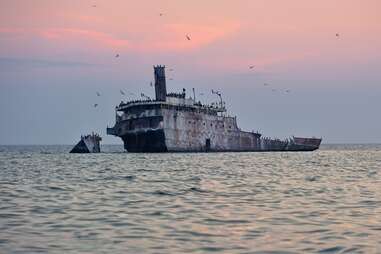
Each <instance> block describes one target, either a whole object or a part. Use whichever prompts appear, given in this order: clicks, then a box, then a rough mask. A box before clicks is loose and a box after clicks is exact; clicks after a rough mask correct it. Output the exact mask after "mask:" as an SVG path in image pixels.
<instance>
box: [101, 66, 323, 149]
mask: <svg viewBox="0 0 381 254" xmlns="http://www.w3.org/2000/svg"><path fill="white" fill-rule="evenodd" d="M154 75H155V99H149V98H146V99H144V100H134V101H128V102H125V103H124V102H122V103H120V104H119V105H118V106H117V107H116V123H115V126H114V127H112V128H107V134H110V135H114V136H118V137H120V138H121V139H122V140H123V143H124V148H125V149H126V150H127V151H128V152H229V151H231V152H233V151H234V152H242V151H313V150H316V149H318V148H319V146H320V142H321V139H318V138H290V139H286V140H279V139H271V138H265V137H262V135H261V134H260V133H258V132H247V131H242V130H241V129H240V128H239V127H238V125H237V118H236V117H231V116H228V115H227V114H226V106H225V103H224V102H223V100H222V97H221V94H220V93H219V92H218V91H212V92H213V93H214V94H216V95H217V96H218V97H219V102H217V103H212V104H211V105H204V104H202V103H201V102H197V101H196V98H195V96H193V98H192V97H188V98H187V97H186V92H185V89H183V91H182V92H181V93H167V88H166V78H165V66H160V65H159V66H154Z"/></svg>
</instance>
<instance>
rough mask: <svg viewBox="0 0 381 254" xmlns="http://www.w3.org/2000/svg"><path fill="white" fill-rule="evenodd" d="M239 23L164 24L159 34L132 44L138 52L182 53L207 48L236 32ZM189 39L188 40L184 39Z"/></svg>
mask: <svg viewBox="0 0 381 254" xmlns="http://www.w3.org/2000/svg"><path fill="white" fill-rule="evenodd" d="M239 28H240V25H239V23H236V22H225V23H224V22H221V23H219V24H218V25H191V24H180V23H177V24H166V25H164V26H163V28H162V29H161V30H160V34H156V36H151V37H148V38H145V40H144V41H142V42H141V43H136V44H133V48H134V49H137V50H140V51H157V50H159V51H184V50H189V49H197V48H202V47H205V46H208V45H210V44H212V43H214V42H217V41H218V40H220V39H223V38H226V37H228V36H230V35H232V34H233V33H234V32H236V31H238V30H239ZM186 36H189V37H190V40H188V39H187V38H186Z"/></svg>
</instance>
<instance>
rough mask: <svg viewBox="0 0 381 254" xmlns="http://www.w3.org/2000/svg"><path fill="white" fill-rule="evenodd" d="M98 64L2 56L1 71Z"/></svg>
mask: <svg viewBox="0 0 381 254" xmlns="http://www.w3.org/2000/svg"><path fill="white" fill-rule="evenodd" d="M96 65H97V64H92V63H86V62H77V61H54V60H46V59H36V58H11V57H0V71H9V70H16V71H20V70H24V69H29V68H74V67H91V66H96Z"/></svg>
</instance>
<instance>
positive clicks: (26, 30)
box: [0, 0, 381, 72]
mask: <svg viewBox="0 0 381 254" xmlns="http://www.w3.org/2000/svg"><path fill="white" fill-rule="evenodd" d="M94 4H95V5H96V7H95V8H94V7H92V5H94ZM0 5H1V8H0V12H1V15H0V19H1V22H0V45H1V47H0V55H2V56H8V57H9V56H12V57H35V58H44V59H46V58H48V59H56V58H58V59H61V58H64V59H65V60H81V61H95V62H103V61H105V59H107V56H108V55H109V56H111V55H113V54H114V53H115V52H118V53H120V54H121V55H123V56H126V55H129V54H133V55H134V56H135V57H141V59H145V58H148V59H154V58H155V56H159V55H160V56H161V57H157V60H158V61H160V60H161V59H163V57H162V56H163V55H165V54H176V55H177V57H174V59H172V60H173V61H174V62H175V63H176V64H181V62H182V61H181V59H184V57H186V60H187V62H188V64H194V65H199V66H202V68H203V69H205V70H219V69H220V70H221V71H232V72H237V71H239V70H242V69H243V68H245V67H246V66H247V65H251V64H254V65H256V66H257V68H258V69H259V70H261V71H266V70H272V71H273V70H274V69H276V70H277V71H282V70H283V69H284V70H287V69H289V67H290V66H292V65H293V64H295V62H296V63H300V62H303V63H308V62H313V63H315V64H316V63H320V64H324V63H327V64H330V63H332V61H333V62H334V63H335V64H338V63H339V64H343V65H345V64H348V63H353V64H356V63H361V62H367V61H369V60H372V59H377V58H379V57H380V54H381V53H380V50H379V48H380V47H379V45H381V18H380V17H381V16H380V15H379V10H380V9H381V2H380V1H377V0H367V1H359V0H357V1H353V0H336V1H331V0H325V1H306V0H289V1H275V0H270V1H265V2H264V1H255V0H250V1H249V0H240V1H221V0H209V1H207V2H206V1H201V0H198V1H191V2H185V1H169V0H167V1H122V0H120V1H106V0H99V1H84V0H82V1H78V0H68V1H60V2H57V1H50V0H36V1H20V0H15V1H1V3H0ZM159 13H163V16H160V15H159ZM336 33H339V34H340V37H339V38H336V37H335V34H336ZM186 35H189V36H190V37H191V38H192V40H191V41H188V40H186V38H185V36H186ZM190 55H193V56H194V57H190ZM78 56H80V59H78V58H79V57H78ZM164 59H165V58H164ZM338 59H340V60H338ZM109 61H113V59H112V58H111V57H110V59H109Z"/></svg>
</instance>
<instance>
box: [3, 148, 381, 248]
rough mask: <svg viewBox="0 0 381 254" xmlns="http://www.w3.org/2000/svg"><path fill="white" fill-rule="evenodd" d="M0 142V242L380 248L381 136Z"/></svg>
mask: <svg viewBox="0 0 381 254" xmlns="http://www.w3.org/2000/svg"><path fill="white" fill-rule="evenodd" d="M69 150H70V147H66V146H48V147H44V146H30V147H25V146H23V147H20V146H17V147H0V250H1V251H0V252H1V253H33V252H42V253H48V252H49V253H55V252H60V253H63V252H64V253H186V252H192V253H209V252H219V253H263V252H268V253H377V251H381V237H380V235H381V195H380V193H381V176H380V174H381V172H380V169H381V146H367V145H363V146H349V145H347V146H325V147H323V148H322V149H321V150H319V151H317V152H312V153H211V154H202V153H200V154H128V153H118V151H121V148H120V147H119V146H109V147H104V150H106V151H108V152H109V153H102V154H88V155H75V154H68V153H67V152H68V151H69Z"/></svg>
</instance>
